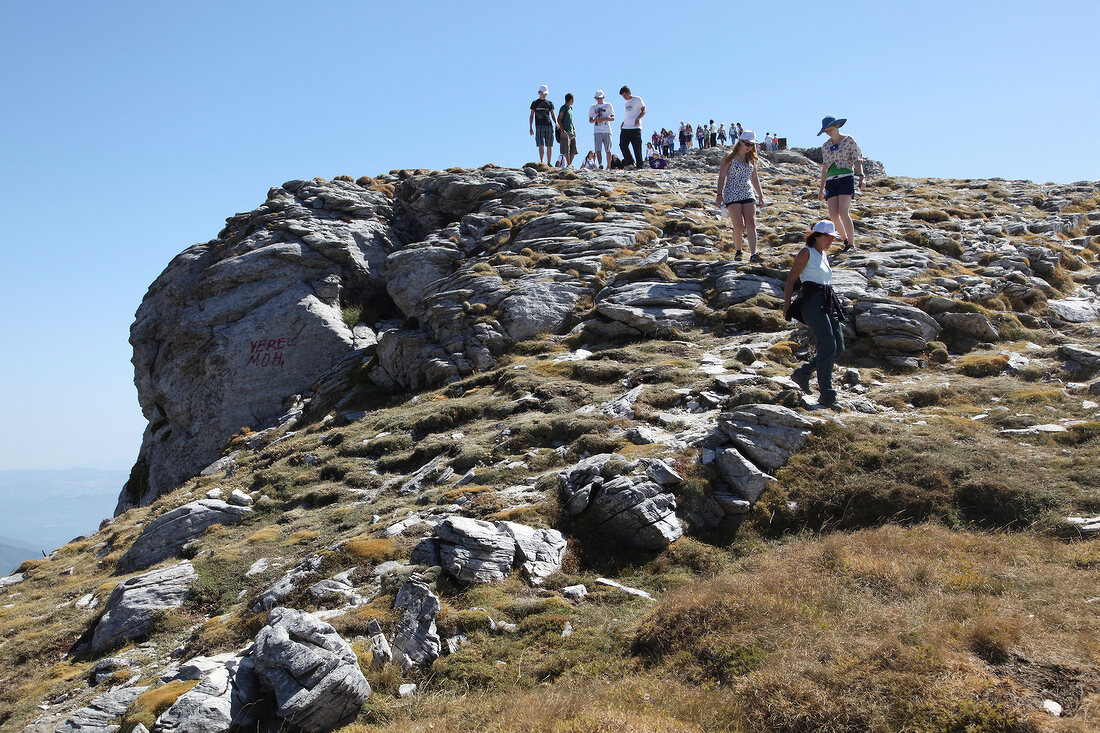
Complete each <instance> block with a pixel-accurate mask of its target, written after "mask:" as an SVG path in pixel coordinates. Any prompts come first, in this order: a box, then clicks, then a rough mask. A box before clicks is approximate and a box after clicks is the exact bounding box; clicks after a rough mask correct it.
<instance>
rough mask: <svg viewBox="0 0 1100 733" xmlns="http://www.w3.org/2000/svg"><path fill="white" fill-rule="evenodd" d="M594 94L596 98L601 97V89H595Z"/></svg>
mask: <svg viewBox="0 0 1100 733" xmlns="http://www.w3.org/2000/svg"><path fill="white" fill-rule="evenodd" d="M594 96H595V98H596V99H603V96H604V95H603V89H597V90H596V94H595V95H594Z"/></svg>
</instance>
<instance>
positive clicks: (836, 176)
mask: <svg viewBox="0 0 1100 733" xmlns="http://www.w3.org/2000/svg"><path fill="white" fill-rule="evenodd" d="M845 122H847V119H837V118H836V117H832V116H827V117H825V118H824V119H822V120H821V129H820V130H819V131H818V133H817V134H818V135H824V134H828V136H829V139H828V140H826V141H825V144H823V145H822V146H821V157H822V165H821V179H820V185H819V187H818V198H820V199H822V200H824V201H825V203H826V205H827V206H828V209H829V219H828V220H826V221H820V222H818V223H817V224H815V225H814V227H813V230H812V231H811V232H810V233H809V235H807V237H806V246H805V247H804V248H803V249H802V250H801V251H800V252H799V253H798V255H797V256H796V257H795V260H794V264H793V265H792V266H791V271H790V274H789V275H788V277H787V284H786V287H785V289H784V293H783V317H784V318H785V319H787V320H790V319H791V318H792V317H793V318H797V319H798V320H800V321H802V322H803V323H805V324H806V325H807V326H808V327H809V329H810V333H811V334H812V335H813V338H814V341H815V342H816V343H817V353H816V354H815V355H814V357H813V358H812V359H810V361H808V362H807V363H805V364H803V365H802V366H800V367H798V369H796V370H795V371H794V374H792V375H791V379H792V380H793V381H794V382H795V384H797V385H798V386H799V388H800V389H801V390H802V391H803V392H809V391H810V377H811V376H813V374H814V373H815V372H816V373H817V386H818V404H819V405H821V406H822V407H832V406H834V405H835V404H836V390H834V389H833V386H832V378H833V365H834V364H835V363H836V359H837V357H838V356H839V355H840V354H841V353H842V352H843V351H844V334H843V331H842V329H841V323H842V322H843V319H844V311H843V310H842V308H841V304H840V300H839V299H838V298H837V296H836V293H835V292H833V288H832V268H831V267H830V265H829V248H830V247H831V246H832V244H833V242H834V241H835V239H836V238H837V237H838V235H839V236H840V237H842V238H843V245H842V249H843V250H850V249H853V248H854V247H855V246H856V245H855V227H854V226H853V224H852V217H851V214H850V213H849V208H850V207H851V204H852V199H853V198H854V197H855V192H856V187H857V185H858V187H859V189H860V190H861V191H862V190H863V189H864V186H865V183H866V181H865V178H866V177H865V174H864V171H863V153H862V151H861V150H860V149H859V144H858V143H856V140H855V138H853V137H852V136H851V135H844V134H842V133H841V132H840V128H841V127H843V126H844V123H845ZM773 143H774V140H773ZM756 163H757V147H756V135H755V134H754V133H753V131H752V130H744V131H743V132H742V133H741V134H740V135H739V136H738V140H737V143H736V144H735V145H734V147H733V150H731V151H730V152H729V153H728V154H727V155H726V156H725V157H724V158H723V159H722V165H721V167H720V168H719V170H718V193H717V197H716V200H717V203H718V205H719V206H722V207H724V208H725V209H726V213H727V214H728V215H729V218H730V222H731V223H732V225H733V239H734V250H735V252H734V260H741V258H742V257H743V246H744V245H743V240H745V239H747V240H748V243H749V262H758V261H760V255H759V254H758V253H757V251H756V249H757V241H756V207H757V206H764V205H765V204H766V203H767V202H766V200H765V198H764V192H763V189H762V188H761V186H760V175H759V172H758V170H757V165H756ZM857 181H858V183H857ZM796 284H801V290H800V294H799V296H798V298H793V294H794V290H795V286H796Z"/></svg>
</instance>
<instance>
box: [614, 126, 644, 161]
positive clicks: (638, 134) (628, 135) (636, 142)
mask: <svg viewBox="0 0 1100 733" xmlns="http://www.w3.org/2000/svg"><path fill="white" fill-rule="evenodd" d="M631 146H634V155H633V156H631V155H630V147H631ZM619 150H621V151H622V153H623V164H624V165H636V166H638V167H639V168H641V167H642V130H641V128H635V129H633V130H620V131H619Z"/></svg>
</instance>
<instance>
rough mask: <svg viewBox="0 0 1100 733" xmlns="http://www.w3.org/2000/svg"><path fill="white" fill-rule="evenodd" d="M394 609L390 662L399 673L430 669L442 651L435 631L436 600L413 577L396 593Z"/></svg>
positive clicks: (425, 586) (419, 579)
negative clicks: (424, 667)
mask: <svg viewBox="0 0 1100 733" xmlns="http://www.w3.org/2000/svg"><path fill="white" fill-rule="evenodd" d="M394 608H395V609H396V610H397V612H398V614H400V615H399V616H398V619H397V628H396V630H395V631H394V635H393V644H392V645H391V646H392V654H393V657H394V659H395V660H396V661H397V662H398V663H399V664H400V665H401V667H402V669H409V668H410V667H412V666H413V665H425V666H426V665H430V664H431V663H432V662H434V661H435V660H436V659H438V658H439V652H440V649H441V648H442V643H441V642H440V639H439V634H438V633H436V627H435V617H436V616H437V615H439V609H440V606H439V597H438V596H437V595H435V594H434V593H432V591H431V589H430V588H428V584H427V583H426V582H425V581H424V580H423V579H422V578H421V577H420V576H418V575H413V576H412V577H411V578H409V579H408V580H407V581H405V584H404V585H402V586H401V590H399V591H398V592H397V598H396V599H395V601H394Z"/></svg>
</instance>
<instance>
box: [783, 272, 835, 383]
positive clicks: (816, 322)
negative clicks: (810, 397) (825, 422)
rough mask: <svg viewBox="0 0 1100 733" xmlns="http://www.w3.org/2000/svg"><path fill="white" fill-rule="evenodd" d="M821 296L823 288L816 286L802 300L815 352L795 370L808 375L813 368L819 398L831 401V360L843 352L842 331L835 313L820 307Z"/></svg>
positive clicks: (823, 298) (821, 302)
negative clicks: (813, 290)
mask: <svg viewBox="0 0 1100 733" xmlns="http://www.w3.org/2000/svg"><path fill="white" fill-rule="evenodd" d="M824 300H825V292H824V291H823V290H821V289H817V290H816V292H814V293H812V294H811V295H809V296H808V297H807V298H806V300H804V301H803V302H802V318H803V320H804V321H805V323H806V325H807V326H809V327H810V333H812V334H813V337H814V341H816V342H817V355H816V356H814V358H812V359H810V360H809V361H808V362H806V363H805V364H803V365H802V366H800V367H798V369H796V370H795V372H797V373H799V374H805V375H806V376H807V377H808V376H810V375H811V374H813V373H814V372H815V371H816V372H817V388H818V392H819V393H820V395H821V399H822V400H825V401H830V400H834V399H836V390H834V389H833V364H835V363H836V360H837V357H838V356H840V355H841V354H842V353H844V331H843V330H842V329H841V327H840V321H839V320H837V317H836V315H835V314H833V313H828V314H827V313H825V312H824V311H823V310H822V309H821V307H822V304H823V302H824Z"/></svg>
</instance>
